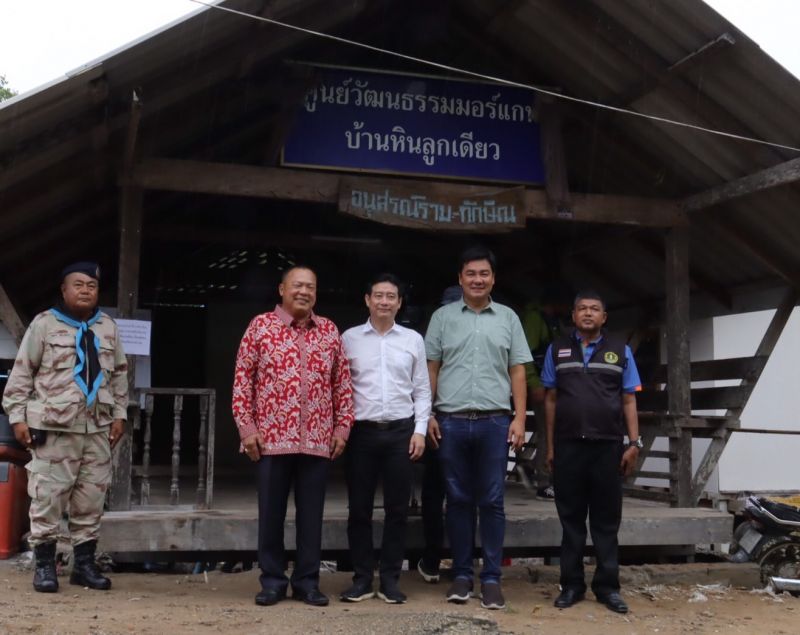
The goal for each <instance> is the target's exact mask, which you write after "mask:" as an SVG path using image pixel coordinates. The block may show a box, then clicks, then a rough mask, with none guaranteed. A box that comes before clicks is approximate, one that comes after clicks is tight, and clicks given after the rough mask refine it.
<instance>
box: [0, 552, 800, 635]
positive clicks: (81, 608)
mask: <svg viewBox="0 0 800 635" xmlns="http://www.w3.org/2000/svg"><path fill="white" fill-rule="evenodd" d="M29 566H30V565H29V563H28V562H26V561H25V559H24V558H17V559H15V560H9V561H0V633H3V634H5V633H14V634H16V633H35V634H48V635H49V634H59V635H60V634H67V633H90V634H93V635H102V634H109V635H110V634H117V633H153V634H156V633H157V634H159V635H161V634H168V635H179V634H183V633H193V634H194V633H198V634H202V633H242V634H247V633H359V634H362V633H403V634H404V635H412V634H418V633H419V634H422V633H463V634H468V633H559V634H561V635H572V634H575V635H588V634H596V633H613V634H614V635H625V634H644V633H659V634H660V635H665V634H670V633H757V634H759V635H762V634H784V633H785V634H787V635H789V634H792V635H794V634H796V633H798V632H800V626H798V624H800V598H793V597H791V596H789V595H787V594H782V595H774V594H772V593H770V592H768V591H766V590H764V589H762V588H760V587H761V585H760V584H759V582H758V574H757V571H756V570H755V569H754V568H752V567H749V565H727V564H716V565H707V564H686V565H658V566H651V565H648V566H642V567H623V574H622V579H623V594H624V596H625V597H626V598H627V600H628V603H629V604H630V607H631V612H630V613H629V614H628V615H624V616H622V615H617V614H615V613H612V612H611V611H609V610H608V609H606V608H605V607H604V606H602V605H600V604H598V603H597V602H595V601H594V599H593V598H591V594H589V596H587V599H586V600H585V601H583V602H581V603H580V604H577V605H576V606H574V607H572V608H570V609H567V610H558V609H556V608H554V607H553V599H554V598H555V596H556V595H557V594H558V586H557V581H558V573H557V569H556V568H555V567H546V566H536V565H530V564H529V565H527V566H524V565H517V566H514V567H510V568H508V569H506V570H505V572H504V575H505V577H504V590H505V595H506V601H507V608H506V609H505V610H503V611H487V610H485V609H481V608H480V600H478V599H473V600H470V602H469V603H468V604H466V605H463V606H457V605H453V604H448V603H447V602H445V600H444V592H445V589H446V583H444V582H443V583H440V584H438V585H431V584H425V583H424V582H422V580H421V579H420V577H419V576H418V575H416V573H407V572H404V574H403V577H402V579H401V588H402V589H403V590H404V591H405V592H406V593H407V594H408V597H409V601H408V603H407V604H405V605H402V606H397V605H392V606H390V605H387V604H385V603H383V602H382V601H380V600H378V599H374V600H367V601H364V602H361V603H359V604H345V603H342V602H339V601H338V599H336V595H337V594H338V593H339V592H340V591H342V590H343V589H344V588H345V587H346V586H347V585H348V583H349V577H350V574H347V573H323V574H322V577H321V588H322V590H323V592H325V593H327V594H329V595H330V596H331V600H332V601H331V604H330V606H329V607H327V608H321V609H320V608H312V607H308V606H306V605H304V604H300V603H298V602H295V601H292V600H287V601H285V602H282V603H280V604H278V605H277V606H273V607H259V606H256V605H255V604H254V603H253V598H254V596H255V593H256V591H257V590H258V573H257V571H248V572H242V573H233V574H225V573H221V572H220V571H213V572H210V573H208V574H202V573H201V574H199V575H190V574H176V573H117V574H110V575H111V577H112V579H113V588H112V590H111V591H109V592H101V591H90V590H88V589H84V588H80V587H76V586H70V585H69V579H68V577H67V576H66V575H64V576H62V577H60V578H59V581H60V583H61V589H60V591H59V592H58V593H57V594H53V595H44V594H39V593H35V592H34V591H33V589H32V587H31V572H30V570H29V569H28V567H29Z"/></svg>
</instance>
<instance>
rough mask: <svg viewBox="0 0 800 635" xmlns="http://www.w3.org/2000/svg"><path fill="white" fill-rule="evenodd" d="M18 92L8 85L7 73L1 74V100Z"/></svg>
mask: <svg viewBox="0 0 800 635" xmlns="http://www.w3.org/2000/svg"><path fill="white" fill-rule="evenodd" d="M16 94H17V91H15V90H11V89H10V88H9V87H8V82H7V81H6V76H5V75H0V101H3V100H4V99H11V98H12V97H13V96H14V95H16Z"/></svg>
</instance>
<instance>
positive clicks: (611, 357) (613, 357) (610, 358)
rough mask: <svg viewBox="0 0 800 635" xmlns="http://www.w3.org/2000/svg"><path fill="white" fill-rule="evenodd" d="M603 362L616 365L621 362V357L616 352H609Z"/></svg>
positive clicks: (604, 356)
mask: <svg viewBox="0 0 800 635" xmlns="http://www.w3.org/2000/svg"><path fill="white" fill-rule="evenodd" d="M603 360H604V361H605V363H606V364H616V363H617V362H618V361H619V355H617V354H616V353H615V352H614V351H607V352H606V354H605V355H603Z"/></svg>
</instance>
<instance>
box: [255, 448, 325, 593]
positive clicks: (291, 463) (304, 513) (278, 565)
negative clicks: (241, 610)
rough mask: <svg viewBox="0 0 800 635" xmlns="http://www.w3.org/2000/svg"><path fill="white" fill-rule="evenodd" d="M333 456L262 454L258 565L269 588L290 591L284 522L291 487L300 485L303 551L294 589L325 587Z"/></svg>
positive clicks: (298, 516)
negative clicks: (322, 575) (325, 522)
mask: <svg viewBox="0 0 800 635" xmlns="http://www.w3.org/2000/svg"><path fill="white" fill-rule="evenodd" d="M330 464H331V461H330V459H328V458H327V457H318V456H309V455H307V454H280V455H275V456H262V457H261V459H260V460H259V462H258V465H257V471H258V566H259V567H260V568H261V578H260V580H261V587H262V588H263V589H286V587H287V585H288V584H289V579H288V578H287V577H286V567H287V562H286V550H285V548H284V544H283V526H284V522H285V521H286V504H287V502H288V500H289V490H290V489H292V488H294V504H295V508H296V515H295V527H296V538H295V544H296V547H297V555H296V556H295V563H294V569H293V570H292V578H291V584H292V588H293V589H294V590H296V591H299V592H301V593H307V592H308V591H310V590H312V589H315V588H317V587H318V586H319V566H320V559H321V551H322V511H323V508H324V507H325V486H326V484H327V478H328V468H329V466H330Z"/></svg>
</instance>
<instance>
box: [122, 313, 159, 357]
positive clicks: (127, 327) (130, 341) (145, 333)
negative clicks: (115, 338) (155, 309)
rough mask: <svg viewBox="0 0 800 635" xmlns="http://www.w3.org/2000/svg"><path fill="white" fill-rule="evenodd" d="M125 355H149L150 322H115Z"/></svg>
mask: <svg viewBox="0 0 800 635" xmlns="http://www.w3.org/2000/svg"><path fill="white" fill-rule="evenodd" d="M115 321H116V323H117V326H118V327H119V337H120V339H121V340H122V348H123V349H124V351H125V354H126V355H150V329H151V327H152V322H147V321H145V320H115Z"/></svg>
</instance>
